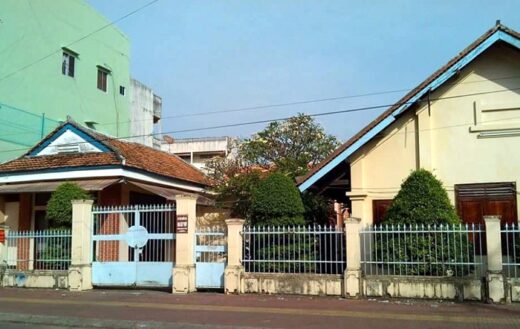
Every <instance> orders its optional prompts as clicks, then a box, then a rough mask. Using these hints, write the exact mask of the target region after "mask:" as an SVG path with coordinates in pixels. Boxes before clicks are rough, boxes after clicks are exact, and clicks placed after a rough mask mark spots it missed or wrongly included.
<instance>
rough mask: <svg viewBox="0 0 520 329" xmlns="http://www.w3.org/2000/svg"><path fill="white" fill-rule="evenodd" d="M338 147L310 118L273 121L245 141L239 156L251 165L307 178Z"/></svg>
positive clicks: (299, 115) (299, 117)
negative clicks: (267, 166) (273, 168)
mask: <svg viewBox="0 0 520 329" xmlns="http://www.w3.org/2000/svg"><path fill="white" fill-rule="evenodd" d="M338 145H339V142H338V140H337V139H336V137H334V136H332V135H327V134H326V133H325V131H324V129H323V127H322V126H321V125H320V124H318V123H317V122H315V121H314V119H313V118H312V117H310V116H308V115H304V114H298V115H297V116H294V117H292V118H289V119H287V120H285V121H274V122H271V123H269V125H268V126H267V127H266V128H265V129H264V130H262V131H260V132H258V133H256V134H254V135H253V136H251V138H249V139H246V140H244V142H243V143H242V144H241V145H240V149H239V153H240V154H241V155H242V156H243V157H244V159H245V160H246V161H247V162H249V163H252V164H259V165H273V166H275V167H276V168H277V169H278V170H280V171H281V172H283V173H284V174H287V175H289V176H290V177H291V178H293V179H294V178H295V177H296V176H300V175H304V174H306V173H307V172H308V171H309V168H310V167H312V166H314V165H316V164H318V163H319V162H321V161H322V160H323V159H325V158H326V157H327V156H328V155H329V154H330V153H332V151H334V149H336V147H337V146H338Z"/></svg>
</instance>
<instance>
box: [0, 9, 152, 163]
mask: <svg viewBox="0 0 520 329" xmlns="http://www.w3.org/2000/svg"><path fill="white" fill-rule="evenodd" d="M0 19H1V21H2V24H1V28H0V40H2V42H1V43H0V113H1V115H0V127H1V130H2V133H1V134H0V161H1V162H3V161H6V160H9V159H12V158H14V157H16V156H18V155H20V154H23V153H24V151H26V150H27V149H28V148H29V147H31V146H33V145H34V144H36V143H37V142H38V141H39V140H40V139H41V138H42V137H44V136H45V135H47V133H49V132H50V131H52V130H53V129H54V128H55V127H56V126H57V125H58V124H59V123H60V122H64V121H66V120H67V117H68V116H71V117H72V118H74V120H75V121H77V122H79V123H80V124H82V125H85V126H87V127H89V128H91V129H95V130H98V131H100V132H103V133H105V134H108V135H110V136H114V137H126V136H130V135H131V134H133V133H135V132H136V130H135V129H133V128H132V127H131V126H130V119H131V118H133V117H136V116H137V117H139V118H140V116H139V115H136V114H135V111H134V110H133V109H131V98H130V97H131V93H132V90H131V88H132V85H135V84H132V82H131V79H130V41H129V39H128V37H127V36H126V35H124V34H123V33H122V32H121V31H120V30H119V29H117V28H116V27H115V26H113V25H109V23H110V22H109V21H108V20H107V19H105V18H104V17H103V16H102V15H100V14H99V13H97V12H96V11H95V10H94V9H93V8H92V7H91V6H90V5H88V4H87V3H86V2H85V1H83V0H54V1H18V0H6V1H2V2H1V3H0ZM105 26H106V27H105ZM103 27H105V28H103ZM94 31H96V32H95V33H93V32H94ZM143 108H144V107H143V106H139V107H138V110H142V109H143ZM146 111H153V109H151V108H146ZM142 115H144V114H142ZM143 122H146V121H143ZM151 122H152V123H150V127H153V120H152V121H151ZM152 129H153V128H150V130H152ZM144 142H145V144H149V141H148V140H146V141H144Z"/></svg>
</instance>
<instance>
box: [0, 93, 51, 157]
mask: <svg viewBox="0 0 520 329" xmlns="http://www.w3.org/2000/svg"><path fill="white" fill-rule="evenodd" d="M57 125H59V122H58V121H56V120H53V119H50V118H46V117H45V116H43V115H38V114H34V113H30V112H27V111H24V110H21V109H18V108H15V107H12V106H9V105H6V104H2V103H0V140H2V141H5V142H10V143H13V144H17V145H20V146H27V147H31V146H34V145H35V144H37V143H38V142H39V141H40V140H41V139H42V138H43V137H44V136H46V135H47V134H48V133H50V132H51V131H52V130H53V129H54V128H56V126H57Z"/></svg>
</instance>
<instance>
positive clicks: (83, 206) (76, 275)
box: [69, 200, 93, 291]
mask: <svg viewBox="0 0 520 329" xmlns="http://www.w3.org/2000/svg"><path fill="white" fill-rule="evenodd" d="M92 203H93V201H92V200H73V201H72V242H71V264H70V267H69V290H75V291H82V290H88V289H92V262H91V260H92V249H91V248H92V241H91V240H92Z"/></svg>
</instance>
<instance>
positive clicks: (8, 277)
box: [1, 270, 69, 289]
mask: <svg viewBox="0 0 520 329" xmlns="http://www.w3.org/2000/svg"><path fill="white" fill-rule="evenodd" d="M1 283H2V287H19V288H52V289H68V288H69V280H68V271H45V270H41V271H40V270H36V271H16V270H6V271H5V273H4V275H3V278H2V282H1Z"/></svg>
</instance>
